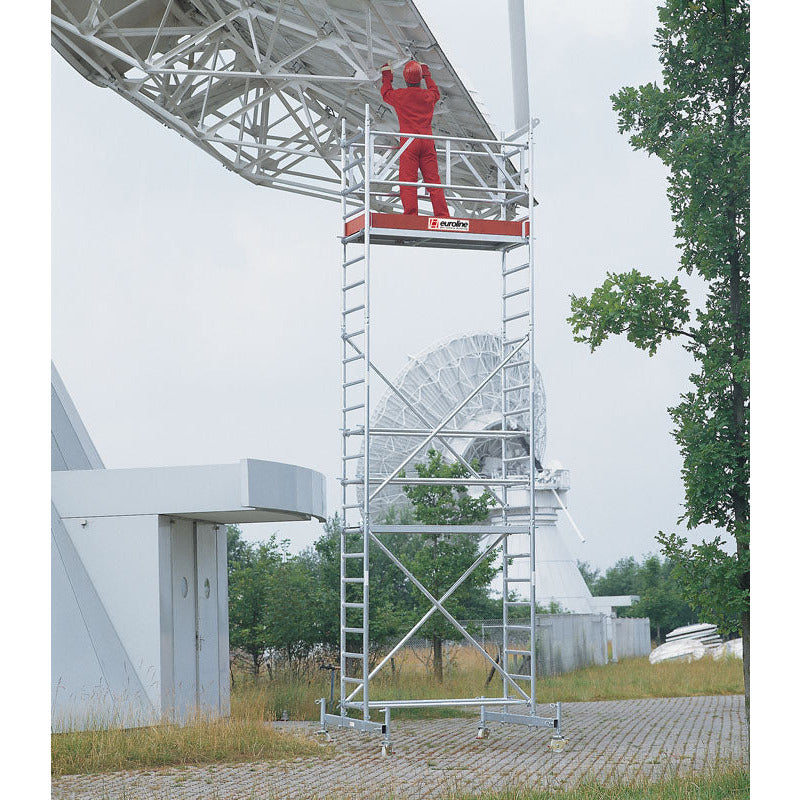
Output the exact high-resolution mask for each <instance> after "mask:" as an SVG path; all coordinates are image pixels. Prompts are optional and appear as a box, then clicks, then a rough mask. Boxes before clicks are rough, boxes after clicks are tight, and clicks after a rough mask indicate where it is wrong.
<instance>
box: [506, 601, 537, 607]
mask: <svg viewBox="0 0 800 800" xmlns="http://www.w3.org/2000/svg"><path fill="white" fill-rule="evenodd" d="M530 604H531V601H530V600H506V605H507V606H529V605H530Z"/></svg>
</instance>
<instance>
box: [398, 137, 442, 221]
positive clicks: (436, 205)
mask: <svg viewBox="0 0 800 800" xmlns="http://www.w3.org/2000/svg"><path fill="white" fill-rule="evenodd" d="M406 141H407V140H406V139H400V147H402V146H403V145H404V144H405V143H406ZM418 171H419V172H422V180H423V181H424V182H425V183H441V182H442V181H441V180H440V178H439V163H438V161H437V158H436V147H435V146H434V144H433V139H414V140H413V141H412V142H411V144H409V145H408V147H407V148H406V149H405V150H404V151H403V152H402V153H401V154H400V180H401V181H408V182H409V183H414V182H416V180H417V172H418ZM428 194H429V195H430V198H431V202H432V203H433V215H434V216H435V217H449V216H450V212H449V211H448V210H447V203H446V201H445V199H444V190H443V189H428ZM400 200H401V201H402V203H403V213H404V214H418V213H419V207H418V205H417V187H416V186H401V187H400Z"/></svg>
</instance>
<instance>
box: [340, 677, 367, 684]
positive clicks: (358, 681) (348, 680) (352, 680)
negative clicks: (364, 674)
mask: <svg viewBox="0 0 800 800" xmlns="http://www.w3.org/2000/svg"><path fill="white" fill-rule="evenodd" d="M342 680H343V681H344V682H345V683H356V684H359V685H361V684H362V683H364V679H363V678H349V677H348V676H347V675H345V676H344V677H343V678H342Z"/></svg>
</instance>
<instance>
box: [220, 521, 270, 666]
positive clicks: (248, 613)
mask: <svg viewBox="0 0 800 800" xmlns="http://www.w3.org/2000/svg"><path fill="white" fill-rule="evenodd" d="M281 558H282V553H281V549H280V546H279V544H278V541H277V538H276V537H275V535H274V534H273V536H271V537H270V539H269V541H267V542H261V543H259V544H251V543H248V542H246V541H244V539H242V532H241V530H239V528H237V527H235V526H228V624H229V636H230V647H231V650H232V651H234V652H235V651H237V650H238V651H241V652H242V653H245V654H246V655H247V657H248V658H249V659H250V663H251V668H252V671H253V674H254V675H258V674H259V672H260V671H261V667H262V665H263V664H264V656H265V653H266V650H267V648H268V647H269V646H270V637H271V633H270V614H269V605H270V600H271V595H272V592H273V589H274V584H273V582H272V580H271V576H272V572H273V570H274V569H275V568H276V567H277V565H279V564H280V563H281Z"/></svg>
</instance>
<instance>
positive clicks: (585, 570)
mask: <svg viewBox="0 0 800 800" xmlns="http://www.w3.org/2000/svg"><path fill="white" fill-rule="evenodd" d="M578 572H580V573H581V575H582V576H583V579H584V580H585V581H586V585H587V586H588V587H589V591H590V592H591V593H592V594H597V592H595V590H594V584H595V581H597V579H598V578H599V577H600V570H599V569H595V568H594V567H592V565H591V564H590V563H589V562H588V561H581V560H580V559H578Z"/></svg>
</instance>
